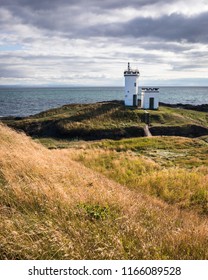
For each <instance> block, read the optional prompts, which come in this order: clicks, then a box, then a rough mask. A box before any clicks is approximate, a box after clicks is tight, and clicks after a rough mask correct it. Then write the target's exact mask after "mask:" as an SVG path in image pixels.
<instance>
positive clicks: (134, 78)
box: [124, 75, 139, 106]
mask: <svg viewBox="0 0 208 280" xmlns="http://www.w3.org/2000/svg"><path fill="white" fill-rule="evenodd" d="M135 85H136V86H135ZM138 86H139V76H138V75H126V76H125V99H124V102H125V105H126V106H133V95H134V94H136V95H137V99H138Z"/></svg>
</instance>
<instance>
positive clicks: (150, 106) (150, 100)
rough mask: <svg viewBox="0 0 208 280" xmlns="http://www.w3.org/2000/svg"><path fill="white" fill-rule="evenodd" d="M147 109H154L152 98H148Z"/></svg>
mask: <svg viewBox="0 0 208 280" xmlns="http://www.w3.org/2000/svg"><path fill="white" fill-rule="evenodd" d="M149 108H150V110H153V109H154V97H150V99H149Z"/></svg>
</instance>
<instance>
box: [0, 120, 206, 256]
mask: <svg viewBox="0 0 208 280" xmlns="http://www.w3.org/2000/svg"><path fill="white" fill-rule="evenodd" d="M72 157H73V153H72V152H70V151H68V150H47V149H46V148H44V147H42V146H41V145H40V144H37V143H35V142H34V141H32V140H31V139H30V138H28V137H26V136H25V135H24V134H18V133H16V132H14V131H12V130H11V129H9V128H6V127H4V126H3V125H0V168H1V173H0V213H1V215H0V258H1V259H207V258H208V250H207V248H208V226H207V219H206V217H200V216H198V215H197V214H195V213H193V212H187V211H184V210H183V211H182V210H180V209H178V208H177V207H176V206H174V205H168V204H167V203H165V202H164V201H162V200H158V199H157V198H154V197H151V196H148V195H146V194H142V193H140V192H138V191H137V190H135V189H129V188H127V187H126V186H123V185H121V184H118V183H116V182H115V181H113V180H110V179H107V178H106V177H105V176H104V175H101V174H100V173H98V172H96V171H93V170H91V169H89V168H87V167H85V166H83V165H82V164H81V163H78V162H75V161H73V160H72V159H71V158H72ZM150 165H151V163H150ZM153 165H154V163H153Z"/></svg>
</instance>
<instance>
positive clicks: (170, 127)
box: [3, 101, 208, 140]
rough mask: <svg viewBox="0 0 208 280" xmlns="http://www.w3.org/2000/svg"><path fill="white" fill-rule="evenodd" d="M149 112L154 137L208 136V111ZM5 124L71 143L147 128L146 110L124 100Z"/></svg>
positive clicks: (136, 133)
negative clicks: (76, 140) (126, 103)
mask: <svg viewBox="0 0 208 280" xmlns="http://www.w3.org/2000/svg"><path fill="white" fill-rule="evenodd" d="M196 109H200V108H198V107H197V108H196ZM203 109H206V108H204V107H203ZM149 113H150V123H151V128H150V130H151V132H152V133H153V135H172V136H174V135H176V136H188V137H198V136H202V135H208V126H207V122H208V113H207V111H206V110H205V112H202V111H196V110H188V109H184V108H182V107H176V108H175V107H173V108H171V107H168V106H164V105H163V106H160V109H159V110H158V111H149ZM3 121H4V122H5V123H6V124H7V125H9V126H11V127H13V128H16V129H20V130H24V131H25V132H26V133H27V134H28V135H30V136H34V137H53V138H59V139H60V138H61V139H64V138H65V139H70V140H72V139H79V140H80V139H83V140H100V139H121V138H128V137H138V136H143V135H144V131H143V127H144V125H145V123H144V110H142V109H135V108H134V109H131V108H127V107H125V106H124V104H123V102H121V101H110V102H100V103H94V104H71V105H65V106H62V107H61V108H56V109H52V110H48V111H46V112H42V113H40V114H37V115H34V116H30V117H26V118H20V119H18V118H17V119H15V118H5V119H4V120H3Z"/></svg>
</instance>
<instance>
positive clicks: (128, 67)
mask: <svg viewBox="0 0 208 280" xmlns="http://www.w3.org/2000/svg"><path fill="white" fill-rule="evenodd" d="M128 71H130V62H128Z"/></svg>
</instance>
